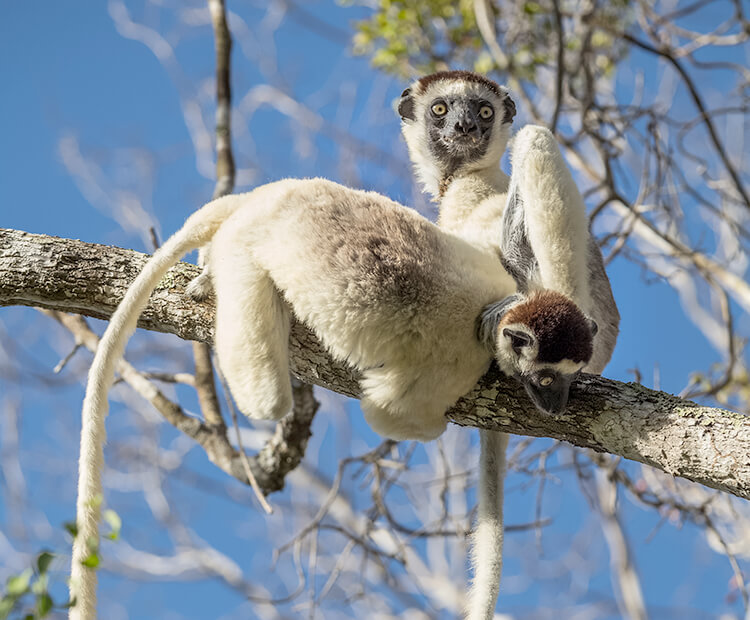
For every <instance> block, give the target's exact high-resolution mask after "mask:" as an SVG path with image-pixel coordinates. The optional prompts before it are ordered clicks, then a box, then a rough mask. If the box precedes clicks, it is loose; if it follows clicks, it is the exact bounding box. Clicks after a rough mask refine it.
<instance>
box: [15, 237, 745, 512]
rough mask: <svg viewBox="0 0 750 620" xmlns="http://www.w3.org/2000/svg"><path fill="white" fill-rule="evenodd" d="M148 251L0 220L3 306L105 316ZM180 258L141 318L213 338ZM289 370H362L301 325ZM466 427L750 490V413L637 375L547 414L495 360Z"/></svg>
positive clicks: (596, 384)
mask: <svg viewBox="0 0 750 620" xmlns="http://www.w3.org/2000/svg"><path fill="white" fill-rule="evenodd" d="M147 258H148V257H147V256H146V255H145V254H141V253H138V252H133V251H131V250H123V249H119V248H114V247H110V246H103V245H97V244H90V243H83V242H81V241H74V240H69V239H60V238H55V237H47V236H43V235H33V234H29V233H25V232H20V231H13V230H6V229H0V306H9V305H25V306H36V307H43V308H51V309H54V310H62V311H65V312H75V313H79V314H84V315H87V316H94V317H97V318H107V317H108V316H109V315H110V314H111V313H112V312H113V311H114V309H115V307H116V305H117V303H118V302H119V300H120V299H121V298H122V296H123V294H124V292H125V290H126V288H127V286H128V284H129V283H130V282H131V281H132V280H133V279H134V278H135V276H136V274H137V273H138V271H139V270H140V268H141V267H142V265H143V263H144V262H145V261H146V259H147ZM197 273H198V269H197V267H195V266H194V265H188V264H185V263H180V264H179V265H177V266H176V267H175V268H174V269H172V270H170V272H169V273H168V274H167V276H166V277H165V278H164V280H163V281H162V282H161V283H160V284H159V286H158V287H157V290H156V291H155V292H154V295H153V296H152V298H151V301H150V303H149V306H148V308H147V309H146V311H145V312H144V314H143V315H142V317H141V320H140V321H139V326H140V327H143V328H145V329H149V330H155V331H161V332H168V333H172V334H176V335H178V336H180V337H181V338H184V339H186V340H198V341H201V342H210V340H211V334H212V322H213V306H212V304H211V303H210V302H203V303H196V302H193V301H192V300H191V299H189V298H188V297H187V296H186V295H184V294H183V290H184V287H185V285H186V284H187V283H188V281H189V280H190V279H191V278H193V277H194V276H195V275H197ZM290 356H291V366H292V371H293V372H294V374H296V375H297V376H298V377H299V378H300V379H302V380H303V381H306V382H309V383H314V384H317V385H321V386H323V387H326V388H329V389H332V390H334V391H336V392H339V393H341V394H346V395H347V396H354V397H356V396H357V395H358V393H359V388H358V383H357V376H356V373H355V372H353V371H352V370H351V369H350V368H348V367H347V366H346V364H343V363H341V362H335V361H333V360H331V358H330V356H329V355H328V354H327V353H326V351H325V349H324V347H322V346H321V344H320V342H318V341H317V340H316V339H315V337H314V336H313V335H312V333H311V332H310V331H309V330H308V329H306V328H305V327H304V326H302V325H299V324H297V325H295V326H294V328H293V330H292V336H291V339H290ZM447 415H448V417H449V419H450V420H451V421H452V422H454V423H456V424H459V425H462V426H476V427H479V428H489V429H494V430H500V431H503V432H506V433H513V434H517V435H531V436H535V437H552V438H554V439H559V440H563V441H567V442H570V443H572V444H574V445H576V446H580V447H584V448H591V449H593V450H596V451H598V452H608V453H611V454H616V455H619V456H622V457H625V458H628V459H632V460H635V461H639V462H641V463H645V464H647V465H652V466H654V467H657V468H659V469H661V470H663V471H665V472H668V473H671V474H673V475H676V476H682V477H684V478H687V479H689V480H694V481H696V482H700V483H701V484H705V485H707V486H710V487H713V488H715V489H720V490H723V491H728V492H729V493H732V494H734V495H737V496H739V497H743V498H746V499H750V417H748V416H745V415H742V414H738V413H734V412H731V411H725V410H723V409H716V408H712V407H705V406H701V405H697V404H695V403H692V402H689V401H685V400H682V399H680V398H677V397H675V396H672V395H670V394H666V393H664V392H657V391H654V390H650V389H648V388H645V387H643V386H641V385H638V384H633V383H621V382H619V381H612V380H610V379H605V378H603V377H596V376H584V377H582V378H581V379H580V380H579V381H578V382H577V383H576V385H574V386H573V388H572V390H571V398H570V406H569V407H568V410H567V411H566V412H565V413H564V414H563V415H560V416H554V417H552V416H545V415H542V414H540V413H539V412H538V411H537V410H536V409H535V408H534V407H533V405H531V403H530V401H529V400H528V398H527V397H526V394H525V393H524V391H523V388H521V387H520V386H518V385H517V384H516V383H515V382H513V381H512V380H509V379H507V378H505V377H503V376H502V375H501V374H500V373H499V372H498V371H497V370H496V369H494V367H493V369H491V370H490V371H489V372H488V373H487V374H486V375H485V376H484V377H482V379H481V380H480V381H479V383H478V384H477V387H476V388H474V390H472V392H470V393H469V394H467V395H466V396H464V397H463V398H461V399H460V400H459V401H458V402H457V403H456V405H455V406H454V407H453V408H452V409H451V410H450V411H449V412H448V414H447Z"/></svg>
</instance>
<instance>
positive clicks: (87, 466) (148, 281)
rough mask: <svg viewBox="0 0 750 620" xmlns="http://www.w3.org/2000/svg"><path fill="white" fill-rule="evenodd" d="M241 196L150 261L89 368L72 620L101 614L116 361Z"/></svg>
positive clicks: (212, 207) (191, 223) (203, 214)
mask: <svg viewBox="0 0 750 620" xmlns="http://www.w3.org/2000/svg"><path fill="white" fill-rule="evenodd" d="M241 202H242V200H241V197H240V196H237V195H233V196H225V197H223V198H219V199H218V200H214V201H213V202H210V203H208V204H207V205H206V206H204V207H203V208H201V209H199V210H198V211H196V212H195V213H194V214H193V215H191V216H190V217H189V218H188V220H187V221H186V222H185V224H184V225H183V227H182V228H181V229H180V230H179V231H178V232H176V233H175V234H174V235H172V236H171V237H170V238H169V239H168V240H167V241H166V242H165V243H164V245H163V246H162V247H161V248H159V249H158V250H157V251H156V252H155V253H154V255H153V256H152V257H151V259H150V260H149V261H148V262H147V263H146V266H145V267H144V268H143V271H141V273H140V274H138V277H137V278H136V279H135V281H134V282H133V284H132V285H131V286H130V287H129V288H128V290H127V292H126V293H125V297H124V298H123V299H122V301H121V302H120V305H119V306H118V307H117V310H116V311H115V313H114V314H113V315H112V318H111V320H110V322H109V325H108V326H107V329H106V331H105V332H104V336H103V337H102V339H101V341H100V343H99V347H98V348H97V350H96V355H95V356H94V361H93V363H92V365H91V369H90V370H89V377H88V383H87V385H86V396H85V398H84V401H83V411H82V414H81V415H82V419H81V453H80V457H79V462H78V500H77V503H76V524H77V527H78V532H77V535H76V537H75V540H74V542H73V559H72V566H71V594H72V595H73V596H75V598H76V604H75V605H74V606H73V607H71V610H70V618H71V620H94V619H95V618H96V572H95V570H94V569H93V568H89V567H88V566H86V564H89V562H87V559H88V558H91V557H92V556H94V557H95V554H97V553H98V542H99V513H100V510H99V508H100V505H101V502H102V481H101V470H102V466H103V463H104V457H103V448H104V441H105V439H106V431H105V427H104V420H105V418H106V417H107V411H108V409H109V405H108V402H107V393H108V392H109V388H110V386H111V385H112V382H113V380H114V374H115V367H116V366H117V363H118V362H119V361H120V358H121V357H122V355H123V352H124V350H125V344H126V343H127V341H128V339H129V338H130V335H131V334H132V333H133V331H135V327H136V323H137V321H138V316H139V315H140V314H141V312H142V311H143V309H144V308H145V307H146V304H147V303H148V299H149V297H150V295H151V292H152V291H153V290H154V288H155V287H156V285H157V284H158V283H159V281H160V280H161V279H162V277H164V274H165V273H166V272H167V270H168V269H169V268H170V267H172V266H174V265H175V264H176V263H177V261H179V260H180V258H182V256H183V255H185V254H186V253H187V252H189V251H191V250H194V249H195V248H197V247H199V246H201V245H203V244H205V243H206V242H208V241H209V240H210V239H211V237H213V235H214V234H215V233H216V230H217V229H218V228H219V226H220V225H221V224H222V222H224V221H225V220H226V219H227V217H229V215H231V213H233V212H234V211H235V210H236V209H237V207H238V206H239V205H240V203H241Z"/></svg>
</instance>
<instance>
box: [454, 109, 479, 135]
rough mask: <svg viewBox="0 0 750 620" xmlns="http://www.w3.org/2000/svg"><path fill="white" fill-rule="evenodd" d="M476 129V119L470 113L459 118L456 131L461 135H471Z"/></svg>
mask: <svg viewBox="0 0 750 620" xmlns="http://www.w3.org/2000/svg"><path fill="white" fill-rule="evenodd" d="M476 128H477V124H476V122H475V121H474V117H473V116H472V115H471V114H469V113H468V112H467V113H466V114H463V115H462V116H460V117H459V119H458V122H457V123H456V127H455V129H456V131H457V132H459V133H471V132H473V131H475V130H476Z"/></svg>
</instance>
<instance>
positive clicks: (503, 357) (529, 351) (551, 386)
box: [478, 291, 597, 414]
mask: <svg viewBox="0 0 750 620" xmlns="http://www.w3.org/2000/svg"><path fill="white" fill-rule="evenodd" d="M596 331H597V326H596V323H595V322H594V321H592V320H591V319H589V318H587V317H586V316H585V315H584V314H583V312H581V310H580V309H579V308H578V306H576V305H575V304H574V303H573V302H572V301H570V300H569V299H568V298H567V297H565V296H564V295H561V294H560V293H556V292H554V291H541V292H538V293H534V294H532V295H531V296H530V297H528V298H522V297H521V296H520V295H515V296H513V297H511V298H508V300H503V301H501V302H498V303H496V304H493V305H491V306H488V307H487V308H486V309H485V311H484V312H483V314H482V316H481V317H480V325H479V331H478V335H479V338H480V340H483V341H484V342H486V343H488V344H489V345H490V346H492V348H493V351H494V354H495V357H496V359H497V362H498V365H499V366H500V370H502V371H503V372H504V373H505V374H506V375H509V376H511V377H513V378H514V379H516V380H517V381H518V382H519V383H521V384H522V385H523V386H524V388H525V389H526V393H527V394H528V395H529V397H530V398H531V400H532V402H533V403H534V405H536V407H537V409H539V410H540V411H542V412H543V413H549V414H559V413H562V411H563V410H564V409H565V407H566V405H567V404H568V396H569V393H570V385H571V383H572V382H573V380H574V379H575V378H576V377H577V376H578V375H579V374H580V372H581V369H582V368H583V367H584V366H585V365H586V364H587V363H588V362H589V360H590V359H591V355H592V353H593V339H594V335H595V334H596Z"/></svg>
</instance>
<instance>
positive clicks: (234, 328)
mask: <svg viewBox="0 0 750 620" xmlns="http://www.w3.org/2000/svg"><path fill="white" fill-rule="evenodd" d="M217 245H218V244H217ZM230 253H231V250H229V252H227V253H226V254H230ZM223 254H224V252H223V251H222V250H220V249H219V250H218V251H214V252H212V257H211V259H212V261H215V260H216V259H218V261H217V262H214V263H213V264H215V265H216V266H217V269H215V270H213V272H212V281H213V286H214V290H215V293H216V299H217V305H216V342H215V347H216V355H217V357H218V361H219V368H221V371H222V373H223V374H224V377H225V378H226V380H227V383H228V384H229V389H230V391H231V392H232V396H233V397H234V400H235V402H236V403H237V406H238V407H239V409H240V411H242V412H243V413H244V414H245V415H247V416H248V417H251V418H260V419H266V420H278V419H279V418H281V417H283V416H284V415H285V414H286V413H288V412H289V410H290V408H291V405H292V388H291V384H290V380H289V325H290V317H289V309H288V308H287V306H286V304H285V302H284V301H283V299H282V298H281V296H280V295H279V292H278V291H277V289H276V287H275V286H274V283H273V280H271V278H270V277H269V276H268V274H267V273H266V271H265V270H263V269H261V268H260V267H259V266H258V265H256V264H255V263H253V262H252V261H251V259H250V257H249V256H248V253H247V250H246V249H244V255H243V254H242V253H241V252H238V253H234V254H232V255H231V256H225V255H223ZM217 255H218V256H217ZM227 260H229V261H231V264H227ZM222 263H225V264H224V265H222ZM222 267H223V268H222Z"/></svg>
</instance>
